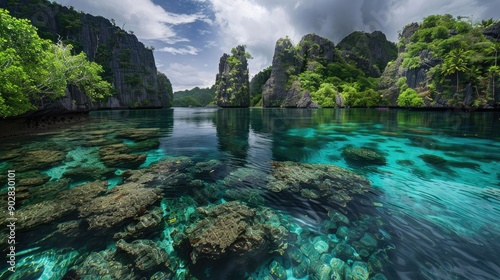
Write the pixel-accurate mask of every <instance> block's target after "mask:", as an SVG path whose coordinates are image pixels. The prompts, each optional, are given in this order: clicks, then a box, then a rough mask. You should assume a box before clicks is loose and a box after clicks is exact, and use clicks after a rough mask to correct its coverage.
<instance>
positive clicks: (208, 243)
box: [185, 201, 288, 264]
mask: <svg viewBox="0 0 500 280" xmlns="http://www.w3.org/2000/svg"><path fill="white" fill-rule="evenodd" d="M264 210H265V208H262V207H259V208H257V209H253V208H250V207H248V206H246V205H244V204H241V203H239V202H236V201H235V202H227V203H223V204H220V205H215V206H208V207H204V208H198V209H197V211H198V212H199V213H200V214H203V215H206V216H207V217H205V218H204V219H202V220H199V221H198V222H197V223H196V224H194V225H192V226H190V227H188V228H186V230H185V238H186V240H187V242H188V243H189V247H190V248H191V250H192V251H191V261H192V262H193V264H195V263H196V262H197V260H198V259H202V258H203V259H212V260H217V259H221V258H223V257H227V256H233V257H236V258H237V257H243V256H247V257H248V255H255V254H259V253H262V252H265V251H266V250H273V251H281V250H284V249H285V248H286V242H284V240H285V239H286V237H287V235H288V231H287V230H286V229H285V228H284V227H282V226H280V225H270V224H266V223H265V221H266V220H265V219H263V220H262V218H261V217H260V215H261V214H260V213H262V211H264ZM268 211H269V210H268Z"/></svg>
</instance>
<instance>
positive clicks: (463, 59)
mask: <svg viewBox="0 0 500 280" xmlns="http://www.w3.org/2000/svg"><path fill="white" fill-rule="evenodd" d="M466 69H467V52H466V51H465V50H464V49H453V50H451V52H450V53H449V54H448V55H446V56H445V58H444V62H443V70H442V71H443V73H444V74H446V75H452V74H456V79H457V91H456V92H457V93H458V90H459V84H460V83H459V77H458V73H460V72H465V70H466Z"/></svg>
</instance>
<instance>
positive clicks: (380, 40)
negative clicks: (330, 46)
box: [337, 31, 397, 77]
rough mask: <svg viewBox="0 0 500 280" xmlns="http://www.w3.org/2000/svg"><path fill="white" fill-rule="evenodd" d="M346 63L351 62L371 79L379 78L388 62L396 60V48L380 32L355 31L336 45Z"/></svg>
mask: <svg viewBox="0 0 500 280" xmlns="http://www.w3.org/2000/svg"><path fill="white" fill-rule="evenodd" d="M337 48H339V49H340V50H342V51H343V52H342V56H343V57H344V59H346V60H347V61H353V62H354V63H356V65H357V66H358V68H360V69H362V70H363V71H364V72H365V73H368V74H369V75H370V76H371V77H380V74H381V73H382V71H384V69H385V66H386V65H387V63H388V62H389V61H392V60H394V59H396V57H397V48H396V45H395V44H394V43H392V42H389V41H388V40H387V38H386V37H385V34H384V33H382V32H380V31H375V32H372V33H365V32H361V31H356V32H353V33H351V34H350V35H348V36H347V37H345V38H344V39H342V41H340V43H339V44H338V45H337Z"/></svg>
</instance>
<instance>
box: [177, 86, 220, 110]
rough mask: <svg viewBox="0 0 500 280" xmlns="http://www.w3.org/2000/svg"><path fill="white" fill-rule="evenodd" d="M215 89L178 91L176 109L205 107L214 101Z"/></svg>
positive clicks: (196, 88) (197, 88)
mask: <svg viewBox="0 0 500 280" xmlns="http://www.w3.org/2000/svg"><path fill="white" fill-rule="evenodd" d="M214 95H215V87H213V86H212V87H210V88H199V87H195V88H193V89H189V90H183V91H177V92H175V93H174V102H173V106H175V107H204V106H207V105H208V104H210V102H212V101H213V99H214Z"/></svg>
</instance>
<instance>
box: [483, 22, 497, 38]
mask: <svg viewBox="0 0 500 280" xmlns="http://www.w3.org/2000/svg"><path fill="white" fill-rule="evenodd" d="M483 35H484V36H486V37H487V38H488V39H490V40H492V41H497V42H498V41H500V22H497V23H495V24H493V25H490V26H488V27H487V28H485V29H484V30H483Z"/></svg>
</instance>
